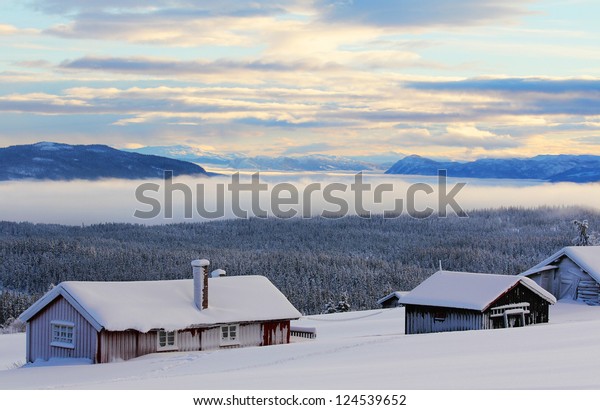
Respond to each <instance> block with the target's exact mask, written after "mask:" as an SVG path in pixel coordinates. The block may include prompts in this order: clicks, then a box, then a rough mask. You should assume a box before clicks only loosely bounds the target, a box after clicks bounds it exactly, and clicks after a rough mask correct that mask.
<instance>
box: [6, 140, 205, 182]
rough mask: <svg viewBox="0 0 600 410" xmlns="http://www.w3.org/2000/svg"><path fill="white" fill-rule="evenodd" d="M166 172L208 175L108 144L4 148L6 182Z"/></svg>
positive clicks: (136, 176)
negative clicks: (121, 149)
mask: <svg viewBox="0 0 600 410" xmlns="http://www.w3.org/2000/svg"><path fill="white" fill-rule="evenodd" d="M165 170H171V171H173V175H207V173H206V171H205V170H204V169H203V168H202V167H200V166H198V165H196V164H192V163H189V162H184V161H179V160H176V159H172V158H164V157H160V156H156V155H142V154H136V153H131V152H124V151H120V150H117V149H114V148H111V147H108V146H106V145H69V144H59V143H55V142H39V143H37V144H32V145H15V146H10V147H6V148H0V180H4V181H6V180H18V179H50V180H73V179H89V180H94V179H100V178H123V179H143V178H162V177H163V176H164V171H165Z"/></svg>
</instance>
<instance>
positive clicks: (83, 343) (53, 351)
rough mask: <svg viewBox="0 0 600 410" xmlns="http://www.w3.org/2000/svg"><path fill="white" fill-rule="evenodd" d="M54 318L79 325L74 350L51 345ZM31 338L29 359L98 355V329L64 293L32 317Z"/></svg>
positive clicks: (29, 335)
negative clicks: (64, 296)
mask: <svg viewBox="0 0 600 410" xmlns="http://www.w3.org/2000/svg"><path fill="white" fill-rule="evenodd" d="M53 320H61V321H65V322H72V323H74V324H75V328H74V342H75V348H74V349H69V348H64V347H55V346H50V342H51V341H52V325H51V322H52V321H53ZM27 340H28V345H29V346H28V349H27V354H26V355H27V362H34V361H35V360H37V359H42V360H48V359H50V358H52V357H59V358H85V359H90V360H92V361H93V360H94V358H95V356H96V340H97V332H96V329H94V327H93V326H92V325H91V324H90V323H89V322H88V321H87V320H86V319H85V318H84V317H83V316H81V315H80V314H79V312H77V310H75V308H74V307H73V306H71V304H70V303H69V302H67V300H66V299H65V298H63V297H62V296H59V297H58V298H56V299H55V300H54V301H52V302H51V303H50V304H49V305H48V306H46V307H45V308H44V309H42V311H41V312H40V313H38V314H37V315H36V316H35V317H33V318H32V319H31V320H30V322H29V331H28V335H27Z"/></svg>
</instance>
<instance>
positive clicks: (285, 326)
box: [262, 320, 290, 346]
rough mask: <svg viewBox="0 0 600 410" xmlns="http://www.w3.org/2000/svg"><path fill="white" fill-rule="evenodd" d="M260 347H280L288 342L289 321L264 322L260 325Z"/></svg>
mask: <svg viewBox="0 0 600 410" xmlns="http://www.w3.org/2000/svg"><path fill="white" fill-rule="evenodd" d="M262 328H263V341H262V346H270V345H280V344H285V343H289V342H290V321H289V320H284V321H280V322H266V323H263V324H262Z"/></svg>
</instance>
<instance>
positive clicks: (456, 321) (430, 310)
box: [405, 305, 488, 334]
mask: <svg viewBox="0 0 600 410" xmlns="http://www.w3.org/2000/svg"><path fill="white" fill-rule="evenodd" d="M405 321H406V334H419V333H435V332H452V331H457V330H480V329H487V328H488V323H487V321H486V320H485V315H484V314H483V313H482V312H478V311H476V310H467V309H453V308H445V307H436V306H418V305H407V306H406V310H405Z"/></svg>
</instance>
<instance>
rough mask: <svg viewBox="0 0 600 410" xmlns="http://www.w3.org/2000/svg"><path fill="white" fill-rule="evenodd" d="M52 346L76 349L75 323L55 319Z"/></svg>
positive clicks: (52, 323)
mask: <svg viewBox="0 0 600 410" xmlns="http://www.w3.org/2000/svg"><path fill="white" fill-rule="evenodd" d="M50 324H51V325H52V341H51V342H50V346H54V347H64V348H66V349H75V323H73V322H63V321H59V320H53V321H52V322H50Z"/></svg>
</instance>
